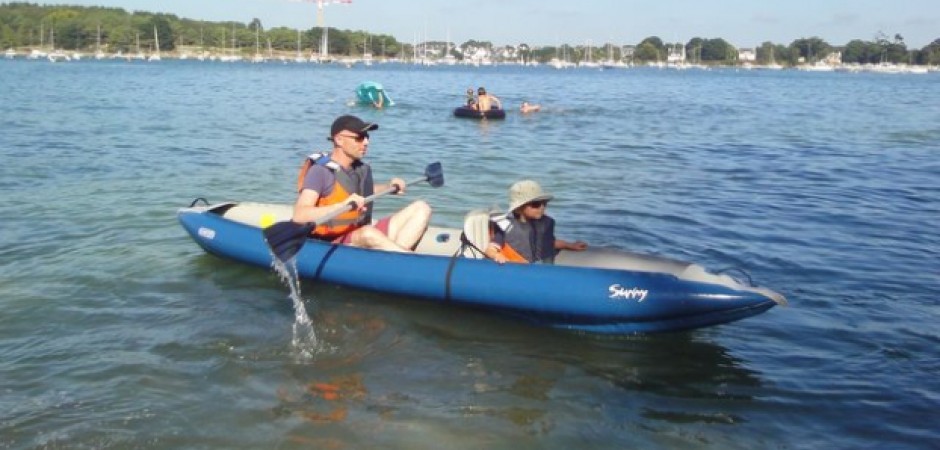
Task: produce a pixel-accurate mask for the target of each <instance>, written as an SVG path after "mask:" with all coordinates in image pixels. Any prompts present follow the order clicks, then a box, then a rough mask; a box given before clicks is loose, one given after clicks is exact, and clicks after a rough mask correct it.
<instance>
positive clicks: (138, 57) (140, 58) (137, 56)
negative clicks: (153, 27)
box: [132, 33, 147, 61]
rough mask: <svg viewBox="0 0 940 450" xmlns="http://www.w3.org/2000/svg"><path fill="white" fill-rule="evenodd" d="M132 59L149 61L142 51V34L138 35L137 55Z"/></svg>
mask: <svg viewBox="0 0 940 450" xmlns="http://www.w3.org/2000/svg"><path fill="white" fill-rule="evenodd" d="M132 58H133V59H139V60H141V61H143V60H145V59H147V56H146V55H144V52H142V51H140V33H137V53H136V54H135V55H134V56H133V57H132Z"/></svg>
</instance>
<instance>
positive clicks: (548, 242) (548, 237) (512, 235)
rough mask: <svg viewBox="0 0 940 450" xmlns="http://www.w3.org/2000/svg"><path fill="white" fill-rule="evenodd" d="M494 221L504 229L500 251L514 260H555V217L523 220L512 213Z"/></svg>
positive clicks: (545, 261)
mask: <svg viewBox="0 0 940 450" xmlns="http://www.w3.org/2000/svg"><path fill="white" fill-rule="evenodd" d="M493 223H494V224H495V225H496V226H497V227H499V229H500V230H502V232H503V235H504V236H505V237H504V242H503V245H502V247H501V248H500V252H501V253H502V254H503V255H505V256H506V259H508V260H510V261H512V262H522V263H525V262H542V263H548V264H552V263H554V262H555V219H552V218H551V217H549V216H543V217H542V218H541V219H538V220H530V221H527V222H522V221H520V220H519V219H517V218H515V217H514V216H513V215H512V213H509V214H507V215H504V216H500V217H498V218H497V219H495V220H493Z"/></svg>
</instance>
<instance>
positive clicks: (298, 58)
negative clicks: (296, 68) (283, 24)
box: [294, 29, 307, 63]
mask: <svg viewBox="0 0 940 450" xmlns="http://www.w3.org/2000/svg"><path fill="white" fill-rule="evenodd" d="M294 62H295V63H305V62H307V60H306V59H304V55H303V54H302V53H301V52H300V30H299V29H298V30H297V56H296V57H295V58H294Z"/></svg>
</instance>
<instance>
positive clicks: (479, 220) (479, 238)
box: [459, 209, 501, 259]
mask: <svg viewBox="0 0 940 450" xmlns="http://www.w3.org/2000/svg"><path fill="white" fill-rule="evenodd" d="M499 214H501V213H500V212H499V211H495V210H493V209H475V210H473V211H470V212H469V213H467V215H466V216H465V217H464V221H463V232H462V233H460V251H459V253H460V255H461V256H463V257H465V258H473V259H484V258H486V255H484V254H483V251H484V250H485V249H486V246H487V245H489V244H490V233H491V232H492V229H491V228H490V227H491V226H492V225H491V223H492V218H493V217H494V216H496V215H499Z"/></svg>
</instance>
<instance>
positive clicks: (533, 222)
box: [484, 180, 588, 264]
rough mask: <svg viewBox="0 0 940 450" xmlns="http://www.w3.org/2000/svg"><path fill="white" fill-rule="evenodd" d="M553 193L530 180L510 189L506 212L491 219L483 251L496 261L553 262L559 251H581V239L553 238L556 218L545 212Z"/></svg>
mask: <svg viewBox="0 0 940 450" xmlns="http://www.w3.org/2000/svg"><path fill="white" fill-rule="evenodd" d="M553 198H554V196H552V195H550V194H548V193H546V192H545V191H543V190H542V187H541V186H540V185H539V184H538V183H536V182H535V181H532V180H522V181H519V182H517V183H515V184H513V185H512V186H511V187H510V188H509V213H507V214H506V215H504V216H498V217H497V218H495V219H494V220H493V223H492V229H493V236H492V239H491V241H490V243H489V244H488V245H487V247H486V250H485V251H484V253H485V254H486V256H487V257H489V258H490V259H492V260H494V261H496V262H497V263H499V264H504V263H506V262H517V263H526V262H529V263H546V264H553V263H554V262H555V255H556V254H557V253H558V250H572V251H578V252H580V251H583V250H585V249H587V247H588V245H587V244H586V243H584V242H582V241H575V242H568V241H565V240H561V239H557V238H555V219H553V218H552V217H551V216H549V215H547V214H545V208H547V207H548V202H549V200H551V199H553Z"/></svg>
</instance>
